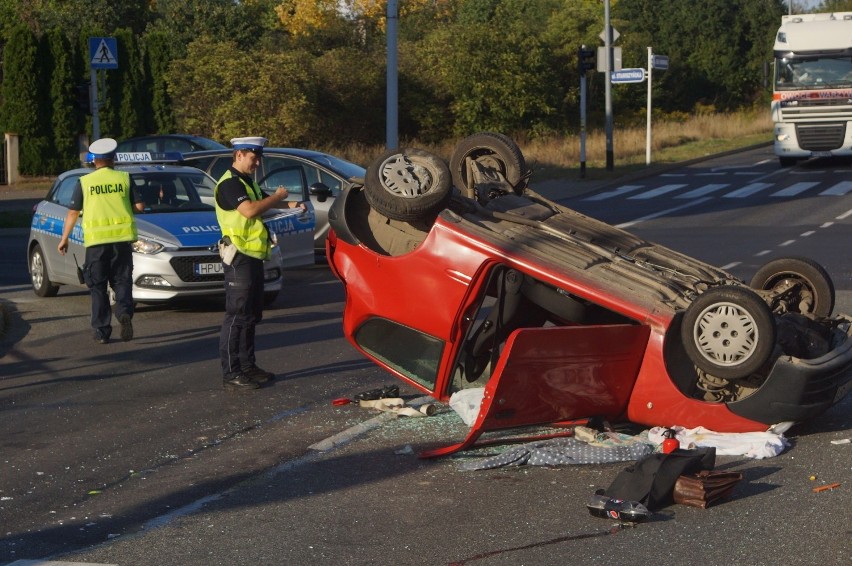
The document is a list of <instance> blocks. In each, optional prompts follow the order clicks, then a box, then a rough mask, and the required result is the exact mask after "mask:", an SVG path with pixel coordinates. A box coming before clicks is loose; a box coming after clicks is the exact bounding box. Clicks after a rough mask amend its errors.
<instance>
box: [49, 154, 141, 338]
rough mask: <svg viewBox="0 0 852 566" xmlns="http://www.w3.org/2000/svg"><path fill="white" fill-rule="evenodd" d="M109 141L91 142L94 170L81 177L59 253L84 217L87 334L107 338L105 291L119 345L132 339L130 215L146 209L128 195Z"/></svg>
mask: <svg viewBox="0 0 852 566" xmlns="http://www.w3.org/2000/svg"><path fill="white" fill-rule="evenodd" d="M117 145H118V144H117V143H116V141H115V140H114V139H112V138H101V139H99V140H96V141H94V142H92V144H91V145H90V146H89V153H90V154H91V157H92V158H93V159H94V163H95V170H94V171H93V172H92V173H89V174H88V175H83V176H82V177H80V181H79V182H78V183H77V186H76V187H75V189H74V193H73V195H72V197H71V204H70V205H69V207H68V213H67V214H66V216H65V225H64V226H63V228H62V238H61V239H60V240H59V245H58V246H57V247H58V250H59V253H60V254H62V255H65V252H67V251H68V238H69V237H70V236H71V232H72V230H73V229H74V225H75V224H76V223H77V219H78V218H79V216H80V212H81V211H82V212H83V245H84V246H85V247H86V258H85V261H84V263H83V280H84V281H85V283H86V286H87V287H88V288H89V289H90V290H91V295H92V328H93V329H94V337H95V340H96V341H98V342H100V343H101V344H107V343H108V342H109V338H110V335H111V334H112V324H111V322H112V308H111V307H110V301H109V295H108V289H107V286H111V287H112V288H113V291H115V315H116V318H117V319H118V322H119V323H120V324H121V339H122V340H124V341H125V342H126V341H128V340H131V339H132V338H133V323H132V322H131V319H132V318H133V279H132V275H133V250H132V248H131V242H134V241H135V240H136V219H135V217H134V215H133V214H134V212H133V209H134V208H135V209H136V211H138V212H142V211H143V210H144V209H145V205H144V204H143V203H142V201H141V200H140V199H139V198H138V196H137V195H136V194H135V192H133V191H131V186H130V175H129V174H128V173H127V172H126V171H116V170H115V169H113V165H114V159H115V148H116V146H117Z"/></svg>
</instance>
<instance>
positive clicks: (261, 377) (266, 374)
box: [243, 366, 275, 383]
mask: <svg viewBox="0 0 852 566" xmlns="http://www.w3.org/2000/svg"><path fill="white" fill-rule="evenodd" d="M243 375H245V376H246V377H247V378H249V379H250V380H252V381H254V382H255V383H266V382H267V381H269V380H271V379H275V374H274V373H272V372H271V371H266V370H265V369H261V368H259V367H257V366H252V367H250V368H249V369H244V370H243Z"/></svg>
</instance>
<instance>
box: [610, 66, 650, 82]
mask: <svg viewBox="0 0 852 566" xmlns="http://www.w3.org/2000/svg"><path fill="white" fill-rule="evenodd" d="M610 77H611V80H612V82H614V83H641V82H643V81H644V80H645V69H621V70H620V71H613V72H612V75H610Z"/></svg>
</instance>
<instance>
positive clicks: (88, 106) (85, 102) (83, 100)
mask: <svg viewBox="0 0 852 566" xmlns="http://www.w3.org/2000/svg"><path fill="white" fill-rule="evenodd" d="M75 92H76V93H77V106H79V107H80V110H82V111H83V113H84V114H89V113H91V111H92V101H91V97H90V96H89V84H88V83H83V84H79V85H77V86H76V87H75Z"/></svg>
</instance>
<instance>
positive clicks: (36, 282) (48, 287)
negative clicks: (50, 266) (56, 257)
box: [30, 244, 59, 297]
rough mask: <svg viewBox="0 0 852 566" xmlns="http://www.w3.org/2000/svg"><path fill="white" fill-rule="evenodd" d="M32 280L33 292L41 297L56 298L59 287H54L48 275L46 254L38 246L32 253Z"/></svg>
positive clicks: (34, 247)
mask: <svg viewBox="0 0 852 566" xmlns="http://www.w3.org/2000/svg"><path fill="white" fill-rule="evenodd" d="M30 279H31V280H32V282H33V291H35V294H36V295H38V296H39V297H55V296H56V294H57V293H58V292H59V286H57V285H54V284H53V282H52V281H51V280H50V277H48V275H47V263H46V262H45V260H44V252H42V251H41V246H39V245H38V244H36V245H34V246H33V249H32V251H30Z"/></svg>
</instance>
